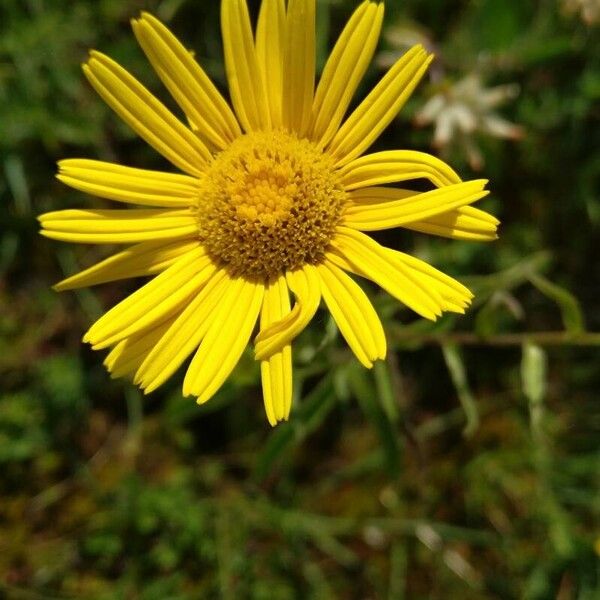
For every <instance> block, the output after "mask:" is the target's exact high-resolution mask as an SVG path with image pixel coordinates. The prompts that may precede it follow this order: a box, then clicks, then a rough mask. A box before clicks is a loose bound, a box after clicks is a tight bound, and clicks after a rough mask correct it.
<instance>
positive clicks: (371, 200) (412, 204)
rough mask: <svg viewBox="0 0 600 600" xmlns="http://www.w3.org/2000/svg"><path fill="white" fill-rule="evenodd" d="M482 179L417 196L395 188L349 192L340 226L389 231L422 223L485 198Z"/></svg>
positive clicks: (484, 183) (417, 194) (484, 180)
mask: <svg viewBox="0 0 600 600" xmlns="http://www.w3.org/2000/svg"><path fill="white" fill-rule="evenodd" d="M486 183H487V180H486V179H479V180H475V181H468V182H466V183H457V184H455V185H449V186H446V187H443V188H440V189H437V190H433V191H431V192H424V193H417V192H408V193H409V194H412V195H409V196H407V190H397V189H395V188H377V187H375V188H363V189H360V190H356V191H355V192H351V193H350V194H349V198H350V200H351V202H352V204H351V205H350V206H349V207H348V208H347V210H346V212H345V213H344V225H347V226H348V227H352V228H354V229H359V230H361V231H375V230H378V229H390V228H392V227H399V226H401V225H406V224H407V223H414V222H415V221H421V220H426V219H428V218H430V217H434V216H436V215H440V214H442V213H447V212H448V211H451V210H454V209H456V208H459V207H461V206H465V205H467V204H471V203H473V202H476V201H477V200H480V199H481V198H483V197H485V196H487V195H488V193H489V192H488V191H487V190H483V188H484V187H485V185H486Z"/></svg>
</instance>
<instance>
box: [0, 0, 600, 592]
mask: <svg viewBox="0 0 600 600" xmlns="http://www.w3.org/2000/svg"><path fill="white" fill-rule="evenodd" d="M253 4H254V8H256V6H257V5H258V3H257V2H254V3H253ZM357 4H358V2H357V1H355V0H337V1H333V0H332V1H331V2H319V62H320V65H322V64H323V59H324V56H325V50H326V48H328V47H329V48H331V45H332V42H333V40H334V38H335V36H336V35H337V34H338V33H339V31H340V29H341V27H342V26H343V23H344V22H345V20H346V19H347V18H348V16H349V15H350V12H351V10H352V9H353V8H354V7H355V6H356V5H357ZM386 4H387V16H386V27H391V26H393V25H397V24H399V23H401V24H403V25H405V26H407V27H409V28H413V29H415V30H418V31H419V32H421V33H422V34H425V35H426V36H427V37H428V38H429V39H430V40H431V41H432V42H433V43H434V44H435V46H436V52H437V54H438V61H439V62H438V63H437V66H438V70H439V67H441V68H442V69H443V77H442V79H441V80H440V81H437V82H433V81H431V80H425V81H424V82H423V84H421V86H420V87H419V88H418V90H417V92H416V94H415V95H414V98H413V99H412V100H411V102H410V103H409V104H408V105H407V106H406V107H405V109H404V111H403V112H402V114H401V115H400V117H399V119H398V120H397V121H395V122H394V124H393V125H392V126H391V127H390V129H389V130H388V131H387V133H386V135H385V136H384V137H383V138H382V139H381V140H380V142H378V146H377V147H379V148H414V149H420V150H425V151H427V150H430V141H431V138H432V129H431V128H429V127H426V128H421V129H416V128H415V127H413V125H412V122H411V121H412V117H413V116H414V114H415V112H416V111H417V110H418V108H419V107H420V106H423V104H424V102H425V101H426V100H427V99H428V98H429V97H431V95H433V94H435V93H436V92H439V91H440V90H443V89H446V87H447V86H450V85H452V83H453V82H455V81H457V80H459V79H461V78H462V77H464V76H465V75H467V74H468V73H472V72H475V71H477V72H478V73H480V74H481V76H482V78H483V80H484V81H485V82H486V83H487V84H489V85H497V84H502V83H518V84H519V85H520V89H521V93H520V95H519V97H518V98H516V99H515V100H513V101H510V102H508V103H507V104H506V105H505V107H503V108H502V109H501V113H502V114H503V116H504V117H506V118H508V119H510V120H511V121H513V122H516V123H518V124H519V125H521V126H522V127H523V128H524V130H525V135H524V137H523V139H521V140H520V141H518V142H514V141H503V140H497V139H493V138H490V137H486V136H485V135H476V136H475V137H476V139H477V143H478V144H479V145H480V146H481V148H482V150H483V153H484V156H485V161H486V164H485V166H484V168H483V171H482V173H474V172H472V171H471V170H470V168H469V167H468V164H467V161H466V157H465V156H464V153H463V152H462V151H461V150H460V148H458V147H456V148H454V149H453V148H450V149H449V151H448V152H449V153H448V155H447V158H448V160H449V161H450V162H451V163H452V165H453V166H455V167H456V168H457V169H458V170H459V172H460V173H461V175H462V176H463V177H464V178H465V179H466V178H473V177H480V176H481V175H482V174H483V175H484V176H485V177H488V178H489V179H490V181H491V183H490V188H491V189H492V191H493V194H492V196H491V197H490V198H489V199H486V200H485V201H484V203H483V206H484V207H485V208H487V209H488V210H490V211H491V212H493V213H494V214H496V215H498V216H499V218H500V219H501V220H502V223H503V225H502V229H501V239H500V240H499V241H498V242H496V243H493V244H469V243H466V242H452V241H449V240H440V239H434V238H429V237H427V236H424V235H420V234H416V233H414V234H413V233H410V232H406V231H402V230H399V231H398V232H394V233H392V234H391V235H390V234H387V235H386V236H384V238H383V239H384V240H386V241H387V242H388V243H391V244H393V245H395V246H396V247H401V248H408V249H410V250H411V251H412V252H414V253H415V254H417V255H418V256H420V257H422V258H424V259H426V260H428V261H430V262H431V263H432V264H434V265H435V266H437V267H439V268H442V269H444V270H446V271H447V272H449V273H451V274H453V275H455V276H457V277H459V278H460V279H461V280H463V281H465V283H467V284H469V285H471V287H472V289H473V290H474V291H475V292H476V294H477V299H476V303H475V306H474V308H473V310H471V311H470V313H469V314H468V316H466V317H461V318H455V317H447V318H444V319H442V320H441V321H440V322H439V323H437V324H435V325H432V324H430V323H426V322H423V321H421V320H418V319H416V317H415V315H413V314H411V313H410V312H409V311H407V310H405V309H403V308H402V307H401V306H399V305H398V304H397V303H395V302H394V301H392V300H391V299H389V298H388V297H386V296H385V295H384V294H382V293H380V292H378V291H377V290H375V289H374V288H368V291H369V293H372V295H373V298H374V301H375V303H376V305H377V307H378V309H379V311H380V314H381V315H382V318H383V320H384V324H385V326H386V330H387V331H388V340H389V342H390V346H391V347H392V348H393V351H392V352H390V357H389V361H388V362H387V363H386V364H380V365H379V366H378V368H377V369H375V370H374V371H373V372H368V371H366V370H363V369H362V368H361V367H360V366H359V365H358V363H357V362H356V360H355V359H354V358H353V357H352V356H351V355H350V353H349V351H348V350H347V348H346V347H345V346H344V344H343V342H342V341H341V340H340V337H339V335H338V334H337V332H336V330H335V327H334V326H333V325H332V323H331V321H330V318H329V317H328V315H327V314H326V313H325V312H320V313H318V315H317V317H316V318H315V320H314V322H313V324H312V325H311V326H310V327H309V329H308V330H307V331H306V332H305V333H304V334H303V335H302V336H301V338H300V339H299V340H298V341H297V343H296V344H295V360H296V385H297V400H296V403H295V409H294V413H293V415H292V420H291V423H289V424H287V425H282V426H279V427H278V428H276V429H275V430H271V428H270V427H269V426H268V425H267V423H266V420H265V417H264V414H263V408H262V400H261V394H260V388H259V385H258V369H257V365H256V364H254V363H253V360H252V357H251V355H250V353H248V355H246V356H245V357H244V358H243V360H242V361H241V363H240V365H239V367H238V369H237V370H236V371H235V373H234V375H233V376H232V377H231V378H230V380H229V382H228V383H227V384H226V385H225V386H224V388H223V390H222V391H221V393H220V394H219V395H218V396H217V397H216V398H214V399H213V400H212V401H211V402H210V403H209V404H207V405H206V406H204V407H202V408H200V407H197V406H196V405H195V403H194V401H193V400H192V399H183V398H181V396H180V392H179V390H180V385H181V374H179V375H178V376H176V377H174V378H173V380H172V381H171V382H169V383H168V384H167V385H165V386H164V388H163V389H161V390H160V391H159V392H157V393H155V394H153V395H151V396H150V397H148V398H143V397H142V396H141V395H140V393H139V392H138V391H136V390H135V389H134V388H133V387H131V386H130V385H129V384H128V383H127V382H126V381H111V380H110V379H109V377H108V375H107V374H106V372H105V371H104V369H103V367H102V364H101V363H102V359H103V354H101V353H93V352H92V351H91V350H89V349H88V348H87V347H85V346H83V345H82V344H81V343H80V338H81V336H82V334H83V332H84V331H85V330H86V329H87V327H88V326H89V324H90V323H91V322H92V320H93V319H95V318H97V317H98V316H99V315H100V314H101V313H102V311H103V310H105V309H106V308H107V307H109V306H111V305H112V304H114V303H115V302H117V301H118V299H120V298H123V297H124V296H125V294H126V293H128V291H130V290H131V289H134V287H135V285H137V282H130V283H124V284H123V283H117V284H114V285H105V286H101V287H100V288H97V289H94V290H92V291H90V290H82V291H78V292H69V293H64V294H60V295H59V294H57V293H55V292H53V291H52V290H51V289H50V286H51V284H52V283H54V282H56V281H57V280H59V279H61V278H62V277H63V276H64V275H65V274H70V273H72V272H74V271H75V270H76V269H77V268H78V267H79V266H82V265H88V264H91V263H92V262H93V261H94V260H96V259H97V258H99V257H100V256H102V249H98V248H95V247H83V246H82V247H75V246H70V245H68V244H62V243H58V242H49V241H47V240H44V239H42V238H41V237H39V236H38V234H37V224H36V221H35V216H36V215H37V214H39V213H41V212H43V211H47V210H54V209H60V208H67V207H75V206H80V207H92V206H101V205H103V204H102V202H101V201H99V200H97V199H94V198H90V197H85V196H84V195H83V194H79V193H77V192H74V191H72V190H69V189H68V188H66V187H64V186H61V185H60V184H59V183H58V182H57V181H56V180H54V178H53V176H54V172H55V161H56V160H58V159H60V158H67V157H90V158H101V159H106V160H113V161H118V162H122V163H124V164H131V165H135V166H141V167H146V168H153V167H154V168H163V167H164V166H165V165H164V164H163V162H162V159H161V158H160V157H158V156H157V155H156V154H154V153H153V152H152V151H151V150H150V149H149V148H147V147H146V146H145V145H144V144H143V143H142V142H141V141H139V140H138V139H136V138H135V137H134V136H133V134H132V133H131V132H130V131H129V130H128V129H127V128H126V127H125V126H124V125H123V124H121V123H120V122H119V121H118V119H117V118H116V117H115V116H113V115H112V114H110V111H109V110H108V109H107V108H106V107H105V106H104V105H103V103H102V101H101V100H100V99H99V98H98V97H97V96H96V95H95V94H94V93H93V91H92V90H91V89H90V88H89V86H88V85H87V84H86V82H85V81H84V78H83V76H82V74H81V72H80V69H79V64H80V63H81V62H82V61H83V60H85V56H86V52H87V49H88V48H97V49H100V50H102V51H104V52H106V53H108V54H110V55H111V56H113V57H114V58H116V59H118V60H119V61H120V62H121V63H122V64H123V65H124V66H126V67H127V68H128V69H130V70H131V71H133V72H134V73H135V74H136V75H137V76H139V77H140V79H142V81H144V82H145V83H146V84H147V85H148V86H149V87H150V88H151V89H152V90H156V91H157V92H158V93H159V94H160V96H161V98H163V99H165V100H166V94H165V93H164V91H163V90H162V89H161V88H160V86H159V85H158V81H157V78H156V77H155V76H154V75H153V73H152V72H151V69H150V67H149V66H148V64H147V63H146V62H145V60H144V58H143V56H142V53H141V51H140V50H139V49H138V48H137V47H136V44H135V40H134V38H133V35H132V34H131V31H130V29H129V23H128V21H129V19H130V18H131V17H133V16H136V15H137V14H138V11H139V10H140V9H142V8H147V9H150V10H152V11H153V12H154V13H155V14H157V15H158V16H160V17H161V18H162V19H164V20H165V21H166V22H168V23H169V24H170V26H171V27H172V28H173V30H174V31H175V32H176V33H177V35H179V37H180V38H181V39H182V40H184V42H185V43H186V44H187V45H188V46H189V47H191V48H194V49H195V50H196V53H197V56H198V58H199V59H200V60H201V62H202V64H203V65H204V66H205V68H206V69H207V71H208V72H209V73H210V74H211V75H212V76H213V77H214V78H215V80H216V81H217V82H218V84H219V85H220V86H221V87H223V86H224V76H223V67H222V57H221V48H220V36H219V26H218V11H219V3H218V2H217V1H216V0H215V1H212V2H205V1H204V0H202V1H200V0H197V1H194V0H165V1H164V2H157V1H154V2H146V3H145V2H141V1H139V2H136V1H132V0H129V1H127V2H122V1H121V0H99V1H93V0H86V1H75V2H71V1H67V0H54V1H50V0H3V1H2V2H1V3H0V224H1V228H0V274H1V283H0V377H1V381H2V384H1V388H0V389H1V391H0V393H1V396H0V597H6V598H17V599H30V598H31V599H48V600H49V599H54V598H86V599H112V598H131V599H137V598H141V599H148V600H153V599H157V600H159V599H160V600H163V599H196V598H225V599H229V598H232V599H233V598H236V599H237V598H264V599H280V598H281V599H284V598H285V599H287V598H302V599H304V598H307V599H313V598H314V599H328V598H350V599H353V598H356V599H367V598H369V599H371V598H373V599H390V600H395V599H401V598H409V599H421V598H423V599H426V598H434V599H438V598H439V599H447V598H460V599H470V598H502V599H504V598H507V599H511V598H515V599H521V598H525V599H540V600H541V599H546V598H558V599H560V600H568V599H571V598H573V599H575V598H577V599H586V600H587V599H589V600H591V599H592V598H597V597H598V596H597V595H596V594H597V593H598V588H597V586H598V553H599V552H600V542H599V539H600V531H599V530H598V512H599V503H598V491H599V486H598V473H599V468H598V467H599V461H598V446H599V445H598V438H599V436H598V430H599V425H600V411H599V406H598V392H599V391H600V361H599V359H598V350H597V345H598V343H599V339H598V335H597V334H594V333H593V332H594V331H598V330H599V329H600V312H599V310H598V304H599V300H600V288H599V277H598V249H597V248H600V245H598V246H597V247H596V248H594V231H595V233H596V237H598V236H597V232H598V229H597V228H598V221H599V220H600V207H599V204H598V198H597V194H598V189H599V186H598V179H599V175H600V155H599V154H598V147H599V144H598V143H599V115H600V114H599V110H598V107H599V106H600V103H599V99H600V69H599V66H600V65H599V63H600V59H599V52H598V40H600V35H599V33H600V29H599V27H598V25H597V24H596V25H593V24H586V23H584V22H583V20H582V19H581V18H580V15H579V14H577V13H573V12H569V11H568V10H567V9H566V8H565V6H566V5H567V2H562V1H559V0H546V1H538V2H534V1H531V2H518V1H516V0H477V1H471V2H468V1H462V2H461V1H448V0H419V1H418V0H406V1H402V2H400V1H398V2H396V1H388V2H387V3H386ZM417 24H418V25H417ZM381 49H382V50H390V49H391V48H390V46H389V44H386V43H385V42H383V43H382V45H381ZM380 75H381V72H380V71H378V69H377V68H376V67H373V69H372V70H371V71H370V72H369V74H368V76H367V78H366V80H365V86H364V87H363V88H362V89H361V91H360V95H364V93H365V90H366V89H368V88H367V85H368V84H373V83H374V82H375V81H376V80H377V78H378V77H379V76H380ZM595 241H596V242H598V240H595ZM540 332H550V333H540Z"/></svg>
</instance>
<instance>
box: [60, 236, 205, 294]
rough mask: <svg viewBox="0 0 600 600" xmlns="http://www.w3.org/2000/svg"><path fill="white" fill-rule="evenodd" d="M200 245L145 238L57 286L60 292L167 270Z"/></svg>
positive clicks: (193, 242)
mask: <svg viewBox="0 0 600 600" xmlns="http://www.w3.org/2000/svg"><path fill="white" fill-rule="evenodd" d="M199 247H200V242H198V241H197V240H183V241H176V242H170V243H165V242H142V243H141V244H136V245H135V246H131V247H129V248H127V249H126V250H123V252H119V253H118V254H114V255H113V256H109V257H108V258H106V259H104V260H102V261H100V262H99V263H96V264H95V265H92V266H91V267H89V268H87V269H85V270H84V271H81V272H79V273H77V274H75V275H71V277H68V278H67V279H63V280H62V281H61V282H59V283H57V284H56V285H55V286H54V289H55V290H56V291H57V292H63V291H65V290H73V289H76V288H80V287H86V286H90V285H98V284H100V283H106V282H108V281H117V280H119V279H129V278H132V277H145V276H148V275H154V274H156V273H160V272H161V271H164V270H165V269H166V268H168V267H169V266H171V265H172V264H173V263H174V262H175V261H176V260H177V259H178V258H180V257H181V256H183V255H184V254H187V253H188V252H190V251H192V250H194V249H195V248H199Z"/></svg>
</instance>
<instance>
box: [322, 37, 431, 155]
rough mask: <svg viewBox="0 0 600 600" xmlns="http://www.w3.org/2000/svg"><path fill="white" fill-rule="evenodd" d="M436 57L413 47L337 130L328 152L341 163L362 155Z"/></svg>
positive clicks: (389, 121) (392, 117) (417, 47)
mask: <svg viewBox="0 0 600 600" xmlns="http://www.w3.org/2000/svg"><path fill="white" fill-rule="evenodd" d="M432 59H433V56H432V55H429V54H427V52H426V51H425V50H424V49H423V48H422V47H421V46H415V47H413V48H411V49H410V50H409V51H408V52H407V53H406V54H405V55H404V56H403V57H402V58H400V59H399V60H398V62H397V63H396V64H395V65H394V66H393V67H392V68H391V69H390V70H389V71H388V72H387V73H386V74H385V75H384V76H383V78H382V79H381V81H380V82H379V83H378V84H377V85H376V86H375V88H374V89H373V91H372V92H371V93H370V94H369V95H368V96H367V97H366V98H365V99H364V100H363V102H362V103H361V104H360V105H359V106H358V108H356V110H355V111H354V112H353V113H352V114H351V115H350V116H349V117H348V119H347V120H346V122H345V123H344V124H343V125H342V127H341V128H340V130H339V131H338V132H337V134H336V135H335V137H334V138H333V140H332V141H331V144H330V145H329V148H328V150H329V152H330V153H331V154H332V155H333V156H334V157H335V158H336V159H337V165H338V166H341V165H344V164H346V163H348V162H350V161H351V160H352V159H354V158H356V157H357V156H360V155H361V154H362V153H363V152H364V151H365V150H366V149H367V148H368V147H369V146H370V145H371V144H372V143H373V142H374V141H375V140H376V139H377V138H378V137H379V135H380V134H381V132H382V131H383V130H384V129H385V128H386V127H387V126H388V125H389V124H390V123H391V121H392V119H394V117H395V116H396V115H397V114H398V112H399V110H400V109H401V108H402V106H403V105H404V103H405V102H406V100H407V99H408V98H409V96H410V95H411V94H412V92H413V90H414V89H415V87H416V86H417V84H418V83H419V81H420V80H421V77H423V75H424V74H425V71H426V70H427V67H428V66H429V63H430V62H431V61H432Z"/></svg>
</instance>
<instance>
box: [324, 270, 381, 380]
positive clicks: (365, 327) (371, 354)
mask: <svg viewBox="0 0 600 600" xmlns="http://www.w3.org/2000/svg"><path fill="white" fill-rule="evenodd" d="M317 270H318V273H319V276H320V278H321V291H322V293H323V299H324V300H325V304H327V308H328V309H329V312H330V313H331V314H332V316H333V318H334V319H335V322H336V323H337V326H338V328H339V330H340V332H341V334H342V335H343V336H344V338H345V339H346V341H347V342H348V345H349V346H350V348H351V349H352V351H353V352H354V354H355V355H356V357H357V358H358V360H359V361H360V362H361V363H362V364H363V365H364V366H365V367H367V368H368V369H370V368H371V367H372V366H373V361H375V360H377V359H384V358H385V354H386V341H385V333H384V331H383V327H382V325H381V321H380V320H379V317H378V316H377V313H376V312H375V309H374V308H373V305H372V304H371V302H370V300H369V298H368V297H367V295H366V294H365V293H364V292H363V290H362V289H361V288H360V286H359V285H358V284H356V283H355V282H354V281H353V280H352V279H351V278H350V277H348V275H346V274H345V273H344V272H343V271H342V270H341V269H339V268H338V267H336V266H335V265H334V264H333V263H331V262H330V261H326V262H324V263H323V264H321V265H319V267H317Z"/></svg>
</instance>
